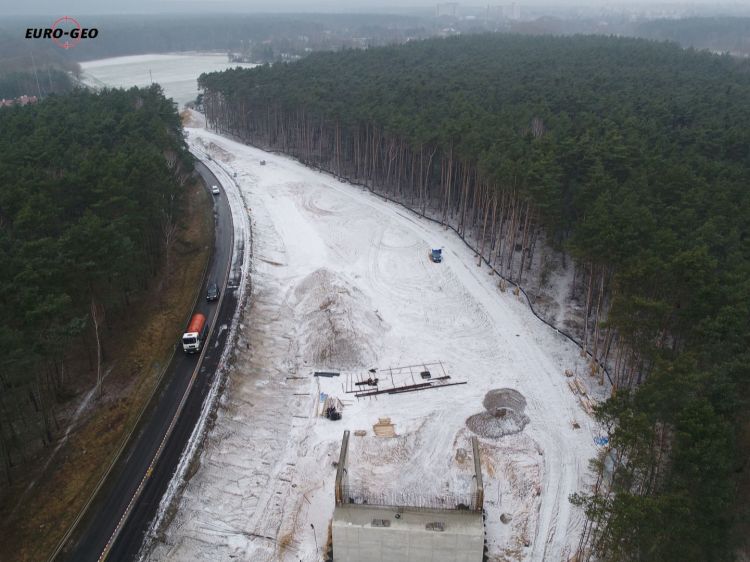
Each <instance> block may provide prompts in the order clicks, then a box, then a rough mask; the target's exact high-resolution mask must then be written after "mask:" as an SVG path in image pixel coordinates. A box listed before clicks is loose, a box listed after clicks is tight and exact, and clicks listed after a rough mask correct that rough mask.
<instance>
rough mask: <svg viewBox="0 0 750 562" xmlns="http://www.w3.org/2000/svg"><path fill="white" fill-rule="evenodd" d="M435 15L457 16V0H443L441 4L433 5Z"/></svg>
mask: <svg viewBox="0 0 750 562" xmlns="http://www.w3.org/2000/svg"><path fill="white" fill-rule="evenodd" d="M435 16H436V17H438V18H439V17H440V16H450V17H452V18H455V17H456V16H458V2H445V3H443V4H438V5H437V6H436V7H435Z"/></svg>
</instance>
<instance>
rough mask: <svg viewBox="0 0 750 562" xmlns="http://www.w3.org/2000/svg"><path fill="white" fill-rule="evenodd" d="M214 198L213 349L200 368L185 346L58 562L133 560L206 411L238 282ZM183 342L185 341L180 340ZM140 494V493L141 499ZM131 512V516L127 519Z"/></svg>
mask: <svg viewBox="0 0 750 562" xmlns="http://www.w3.org/2000/svg"><path fill="white" fill-rule="evenodd" d="M196 170H197V171H198V173H200V175H201V176H202V177H203V179H204V182H205V183H206V184H207V185H208V187H210V186H212V185H219V186H221V183H220V182H219V181H218V179H217V178H216V177H215V176H214V175H213V174H212V173H211V171H210V170H209V169H208V168H207V167H206V166H204V165H203V164H202V163H196ZM212 197H213V199H214V220H215V227H216V235H215V238H214V248H213V254H212V256H211V258H210V262H209V266H208V272H207V275H206V283H210V282H212V281H216V282H217V283H218V284H219V287H220V288H221V291H222V294H223V298H222V299H221V300H220V301H214V302H210V303H209V302H206V299H205V292H206V283H204V286H203V287H201V298H200V299H199V300H198V304H197V306H196V308H195V310H194V313H195V312H201V313H203V314H205V315H206V318H207V320H208V322H209V325H211V324H212V323H213V326H214V328H213V332H212V334H211V336H210V338H209V340H208V342H207V343H206V344H205V345H204V349H205V350H206V351H205V354H204V355H203V359H202V362H201V363H200V365H199V361H200V356H199V355H198V354H195V355H187V354H185V353H184V352H183V351H182V347H181V345H180V346H179V348H178V349H177V351H176V352H175V354H174V357H173V359H172V362H171V364H170V365H169V367H168V370H167V372H166V373H165V376H164V378H163V380H162V383H161V387H160V388H159V390H158V391H157V393H156V394H155V396H154V399H153V400H152V401H151V403H150V404H149V406H148V409H147V411H146V412H145V414H144V416H143V418H142V421H141V424H140V427H138V428H137V429H136V431H135V432H134V433H133V438H132V439H131V440H130V443H129V444H128V445H127V446H126V448H125V450H124V451H123V454H122V457H121V459H120V461H119V462H118V463H117V466H115V468H114V469H113V471H112V473H111V474H110V476H109V478H108V479H107V481H106V482H105V484H104V486H102V488H101V490H100V491H99V493H98V494H97V497H96V498H95V499H94V501H93V502H92V504H91V506H90V507H89V509H88V511H87V513H86V515H85V517H84V518H83V519H82V520H81V522H80V524H79V526H78V528H77V532H76V533H74V534H73V536H72V537H71V539H70V540H69V541H68V543H67V544H66V545H65V548H64V549H63V551H62V552H61V554H60V555H59V556H58V557H57V560H75V561H76V562H79V561H80V562H89V561H92V562H94V561H98V560H100V559H103V556H104V554H107V555H106V559H107V560H112V561H119V560H132V559H134V557H135V555H136V554H137V553H138V550H139V548H140V546H141V544H142V542H143V536H144V534H145V532H146V531H147V529H148V527H149V524H150V523H151V521H152V520H153V518H154V515H155V513H156V509H157V507H158V505H159V502H160V500H161V498H162V496H163V495H164V492H165V490H166V488H167V485H168V484H169V482H170V480H171V478H172V475H173V474H174V472H175V470H176V467H177V464H178V462H179V459H180V456H181V455H182V452H183V450H184V449H185V445H186V444H187V441H188V439H189V437H190V435H191V433H192V431H193V428H194V427H195V423H196V422H197V420H198V417H199V416H200V412H201V408H202V405H203V402H204V400H205V398H206V396H207V394H208V390H209V388H210V386H211V382H212V381H213V379H214V376H215V374H216V367H217V365H218V362H219V359H220V357H221V354H222V351H223V349H224V346H225V344H226V338H227V336H228V333H229V330H228V329H226V327H227V326H228V325H229V324H230V322H231V319H232V316H233V315H234V312H235V309H236V308H237V295H236V294H235V288H236V285H237V283H236V281H237V280H232V281H231V282H230V283H229V287H230V288H229V289H227V287H226V282H227V280H228V278H229V277H230V275H229V274H230V265H231V261H232V249H233V246H234V238H233V225H232V213H231V210H230V208H229V204H228V203H227V199H226V195H225V194H224V190H223V188H222V193H221V195H218V196H212ZM218 303H220V304H218ZM176 343H177V344H178V345H179V343H180V342H176ZM196 370H197V372H196ZM194 375H195V376H194ZM193 377H194V382H193V386H192V388H191V389H190V391H189V393H188V394H187V397H186V398H185V402H184V406H183V409H182V412H181V413H180V415H179V417H178V418H177V419H176V422H175V425H174V427H173V430H172V433H171V434H170V436H169V438H168V439H166V441H165V440H164V436H165V435H166V433H167V431H168V428H169V426H170V424H171V423H172V422H173V419H174V418H175V413H176V412H177V410H178V408H179V405H180V402H181V401H182V400H183V397H185V395H186V391H187V389H188V387H189V385H190V381H191V379H193ZM162 442H163V443H162ZM160 446H161V453H160V455H159V458H158V461H156V462H154V459H155V457H156V455H157V452H158V451H159V449H160ZM138 491H140V494H139V496H138V497H137V499H136V498H135V496H136V493H137V492H138ZM126 512H127V513H129V515H128V516H127V518H126V519H125V520H124V522H122V523H121V521H122V520H123V517H124V515H126ZM118 524H120V525H118ZM118 530H119V533H118V534H117V536H116V537H115V535H114V534H115V533H116V531H118Z"/></svg>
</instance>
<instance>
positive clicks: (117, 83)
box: [81, 53, 255, 107]
mask: <svg viewBox="0 0 750 562" xmlns="http://www.w3.org/2000/svg"><path fill="white" fill-rule="evenodd" d="M236 66H243V67H253V66H255V65H253V64H241V63H229V62H227V56H226V55H225V54H221V55H216V54H206V53H175V54H169V55H134V56H129V57H115V58H109V59H101V60H95V61H90V62H83V63H81V69H82V70H83V82H84V83H85V84H88V85H90V86H94V87H100V86H109V87H113V88H120V87H122V88H130V87H132V86H140V87H143V86H149V85H150V84H151V83H152V82H157V83H158V84H160V85H161V87H162V89H163V90H164V94H165V95H166V96H167V97H168V98H172V99H173V100H174V101H176V102H177V103H178V104H179V106H180V107H182V106H183V105H185V103H187V102H189V101H193V100H195V98H196V96H197V95H198V83H197V80H198V76H200V75H201V74H203V73H204V72H213V71H219V70H226V69H227V68H234V67H236Z"/></svg>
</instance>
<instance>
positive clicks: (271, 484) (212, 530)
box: [146, 128, 602, 562]
mask: <svg viewBox="0 0 750 562" xmlns="http://www.w3.org/2000/svg"><path fill="white" fill-rule="evenodd" d="M188 131H189V142H190V143H191V144H192V145H193V147H194V148H195V149H196V150H200V151H206V152H208V153H210V154H211V155H212V156H213V158H214V161H213V162H210V163H209V164H210V165H211V166H212V167H214V168H215V169H217V172H218V171H221V172H222V174H223V175H224V176H225V177H228V176H227V172H228V173H229V177H231V176H233V175H234V174H235V173H236V181H237V184H238V185H239V188H240V190H241V195H242V199H243V205H244V207H245V209H246V210H247V212H248V213H249V215H250V221H251V226H252V230H253V257H252V272H251V275H252V283H253V287H252V295H251V297H250V303H249V305H248V306H247V308H246V311H245V314H244V316H243V317H242V318H241V320H240V322H241V325H240V333H239V342H238V346H237V349H236V351H235V358H234V361H233V365H232V367H231V368H230V370H229V376H228V382H227V385H226V388H225V389H224V392H223V395H222V396H221V398H220V405H219V407H218V412H217V415H216V420H215V422H214V425H213V427H212V429H211V430H210V431H209V433H208V436H207V439H206V443H205V445H204V448H203V450H202V451H201V452H200V454H199V458H198V466H197V468H196V470H195V471H194V472H193V473H192V474H191V478H190V480H189V482H188V483H187V485H186V486H185V488H184V491H183V493H182V494H181V495H180V497H179V498H177V499H176V500H175V501H176V506H175V507H176V513H175V515H174V517H173V518H172V519H171V521H170V522H169V524H168V525H167V526H166V528H165V529H161V531H160V532H158V533H156V537H157V538H155V539H154V540H153V541H152V544H151V545H150V549H149V551H148V554H147V556H146V558H147V559H148V560H154V561H156V560H252V561H271V560H289V561H292V560H294V561H296V560H304V561H306V562H307V561H314V560H321V559H322V549H323V544H324V543H325V542H326V537H327V529H328V525H329V521H330V519H331V517H332V513H333V507H334V500H333V482H334V476H335V468H334V466H333V464H332V463H333V461H335V460H337V459H338V452H339V447H340V442H341V437H342V434H343V431H344V430H345V429H349V430H351V431H352V433H353V432H354V431H361V430H364V431H365V432H366V435H365V436H354V435H353V436H352V438H351V440H350V443H351V453H350V462H349V474H350V481H351V482H352V483H353V484H356V485H358V486H360V487H362V488H363V489H367V491H368V493H370V494H373V495H376V496H385V497H394V496H398V495H402V494H405V495H407V496H408V497H410V498H415V499H417V500H419V499H426V500H429V499H430V498H439V497H441V496H444V495H447V494H461V493H464V492H467V491H468V490H469V485H470V482H471V476H472V463H471V445H470V438H471V436H473V435H478V436H479V438H480V443H481V454H482V467H483V474H484V479H485V480H484V481H485V508H486V510H487V514H488V517H487V536H488V546H489V554H490V560H567V559H568V558H569V556H570V555H571V554H572V552H573V550H574V547H575V545H576V544H577V541H578V538H579V536H578V535H579V529H580V528H581V525H582V522H583V515H582V513H580V512H579V511H578V510H577V509H576V508H573V507H572V506H571V505H570V503H569V502H568V496H569V495H570V494H571V493H573V492H576V491H579V490H582V489H585V488H586V487H587V486H590V484H591V475H590V474H589V472H588V469H587V466H588V460H589V459H590V458H591V457H593V456H594V455H595V453H596V445H595V444H594V438H595V437H596V436H597V433H596V428H595V426H594V423H593V421H592V420H591V418H590V417H589V416H588V415H587V414H586V412H585V411H584V409H583V408H582V406H581V397H580V396H579V395H578V393H577V392H574V390H575V385H574V384H573V381H574V380H575V379H577V377H566V375H565V371H566V370H567V371H568V372H569V374H570V373H576V374H580V383H581V385H582V386H583V385H586V386H591V385H592V384H593V379H589V378H588V377H587V376H586V375H584V374H583V373H584V372H585V371H586V366H585V363H584V361H583V360H582V359H581V357H580V354H579V350H578V348H576V347H575V346H574V345H573V344H571V343H569V342H568V341H567V340H565V339H564V338H563V337H561V336H560V335H559V334H557V333H556V332H555V331H554V330H552V329H550V328H548V327H547V326H545V325H544V324H543V323H541V322H540V321H539V320H537V319H536V318H535V317H534V316H533V315H532V314H531V312H530V311H529V310H528V307H527V305H526V304H524V303H523V302H522V301H521V300H520V298H519V297H517V296H516V295H514V294H513V293H512V292H511V291H507V292H503V291H501V290H500V289H499V287H498V280H497V277H495V276H491V275H489V274H488V269H487V268H486V267H477V265H476V260H475V259H474V254H473V253H472V252H471V251H469V250H468V249H467V248H466V246H465V245H464V244H463V243H462V242H461V241H460V240H459V239H458V238H457V237H456V236H455V235H453V234H452V233H451V232H450V231H446V230H444V229H442V228H441V227H439V226H438V225H435V224H433V223H430V222H428V221H425V220H422V219H419V218H418V217H416V216H414V215H413V214H412V213H410V212H408V211H407V210H405V209H403V208H401V207H399V206H397V205H395V204H391V203H387V202H384V201H383V200H382V199H381V198H378V197H376V196H374V195H372V194H370V193H369V192H367V191H365V190H363V189H362V188H360V187H355V186H351V185H346V184H343V183H341V182H339V181H338V180H336V179H334V178H332V177H330V176H328V175H326V174H322V173H318V172H316V171H313V170H310V169H308V168H306V167H304V166H303V165H301V164H299V163H297V162H295V161H293V160H291V159H289V158H287V157H283V156H277V155H273V154H269V153H266V152H263V151H261V150H258V149H254V148H251V147H247V146H245V145H242V144H239V143H236V142H234V141H231V140H227V139H225V138H224V137H221V136H219V135H215V134H213V133H209V132H207V131H205V130H204V129H200V128H193V129H188ZM260 160H265V161H266V162H267V165H265V166H261V165H260ZM219 166H221V167H222V168H223V170H219ZM431 247H442V248H444V250H443V255H444V261H443V263H441V264H434V263H432V262H431V261H430V260H429V257H428V253H429V249H430V248H431ZM437 361H439V362H441V363H442V366H443V368H444V369H445V373H446V374H447V375H448V376H450V377H451V378H450V379H447V380H446V382H466V384H461V385H454V386H446V387H445V388H437V389H429V390H425V391H420V392H411V393H404V394H398V395H389V394H383V395H378V396H376V397H370V398H363V399H359V400H358V399H357V398H356V397H355V395H354V394H353V393H351V392H347V390H350V389H351V385H352V384H353V382H354V381H360V380H363V379H365V378H368V377H370V378H372V377H378V376H380V377H381V378H382V379H383V380H382V381H381V383H380V384H381V385H386V384H387V385H391V384H393V385H400V384H405V383H406V382H408V383H409V384H411V382H412V381H411V379H409V380H407V378H408V376H411V375H408V376H407V375H403V374H398V372H397V374H396V375H395V376H394V379H393V380H391V381H390V382H388V383H386V382H383V381H385V379H386V378H387V377H386V376H385V374H386V370H387V369H388V368H389V367H398V366H404V365H420V364H424V363H434V362H437ZM369 369H377V370H376V371H374V373H370V372H369ZM431 369H433V371H434V372H435V373H437V374H440V375H442V374H443V373H442V372H438V371H437V367H435V368H431ZM316 370H333V371H340V372H341V376H340V377H333V378H320V377H313V376H312V373H313V371H316ZM420 370H422V369H419V368H418V369H417V372H419V371H420ZM399 377H403V378H399ZM416 382H421V381H419V380H417V381H416ZM496 390H501V392H499V393H497V392H495V393H492V392H491V391H496ZM597 390H599V391H601V390H602V389H597ZM321 393H324V394H325V395H328V396H332V397H333V396H335V397H337V398H339V399H340V400H342V401H343V403H344V408H343V418H342V419H341V420H339V421H330V420H328V419H326V418H324V417H322V416H321V415H319V414H320V412H321V410H322V408H321V403H320V396H321ZM488 393H490V395H489V396H488ZM499 399H500V401H499V402H498V400H499ZM486 406H487V408H489V409H487V408H486ZM385 417H387V418H390V420H391V422H392V423H393V424H394V427H395V434H396V436H395V437H390V438H389V437H376V436H374V434H373V424H375V423H377V422H378V420H379V418H385ZM467 420H468V424H467ZM475 431H476V432H477V433H475ZM465 452H468V455H467V454H464V453H465ZM503 514H506V516H505V517H504V519H505V520H506V521H507V523H503V522H501V520H500V517H501V515H503ZM507 515H510V516H511V519H510V520H508V517H507ZM311 524H312V525H313V526H314V528H315V529H316V531H315V534H313V529H312V527H311ZM316 543H317V547H316ZM316 549H317V550H318V551H317V552H316Z"/></svg>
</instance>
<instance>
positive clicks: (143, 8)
mask: <svg viewBox="0 0 750 562" xmlns="http://www.w3.org/2000/svg"><path fill="white" fill-rule="evenodd" d="M443 3H447V2H436V1H434V0H433V1H430V0H409V5H408V6H404V5H403V4H402V3H401V2H399V1H398V0H382V1H379V2H370V1H365V2H361V3H356V4H353V3H351V2H343V1H336V0H329V1H326V2H322V3H317V4H314V8H313V5H311V3H310V2H306V1H304V0H277V1H275V2H271V1H269V0H254V1H252V2H242V1H240V0H205V1H200V2H199V1H193V0H157V1H155V2H147V1H145V0H134V1H132V2H127V3H118V5H117V7H116V8H113V7H112V5H111V4H110V5H107V4H106V3H105V4H104V5H103V3H101V2H95V1H93V0H76V1H73V2H66V3H65V5H64V6H62V7H61V6H60V4H59V3H57V2H54V1H53V0H41V1H39V2H35V6H34V8H33V9H30V7H29V6H28V5H27V4H25V5H24V4H21V5H18V4H15V5H13V6H5V7H3V8H2V10H1V11H0V14H2V15H3V16H5V17H40V16H50V17H52V16H59V15H60V14H67V15H72V14H76V15H79V16H123V15H128V16H138V15H144V16H154V15H171V16H174V15H178V14H179V15H185V16H188V15H209V14H211V15H233V14H243V15H269V16H270V15H295V14H296V15H316V14H320V15H331V14H367V13H372V14H378V15H383V14H392V15H419V14H422V15H424V14H426V13H429V14H434V11H435V8H436V6H437V5H438V4H443ZM456 3H457V4H458V8H459V10H461V9H465V10H469V11H475V10H480V9H484V8H486V7H487V6H488V5H489V6H509V5H511V4H514V3H515V4H517V5H518V6H519V7H520V9H521V10H523V9H524V8H532V9H533V10H534V12H538V11H546V10H549V11H551V12H558V11H561V10H566V11H567V10H586V11H594V12H596V11H601V10H604V11H607V12H618V11H622V12H631V13H632V12H633V11H643V10H646V11H648V10H657V11H658V10H684V11H686V12H693V13H697V12H700V13H701V14H704V15H706V16H711V15H729V13H733V14H737V13H740V14H741V13H743V12H744V14H747V15H750V5H748V4H747V3H744V2H739V1H729V2H722V3H719V4H717V3H713V2H710V1H704V2H684V1H669V0H667V1H664V2H645V1H640V2H639V1H635V2H623V1H620V0H617V1H611V0H558V1H554V0H521V1H516V2H513V1H512V0H499V1H492V2H477V1H476V0H473V1H470V2H456Z"/></svg>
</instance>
